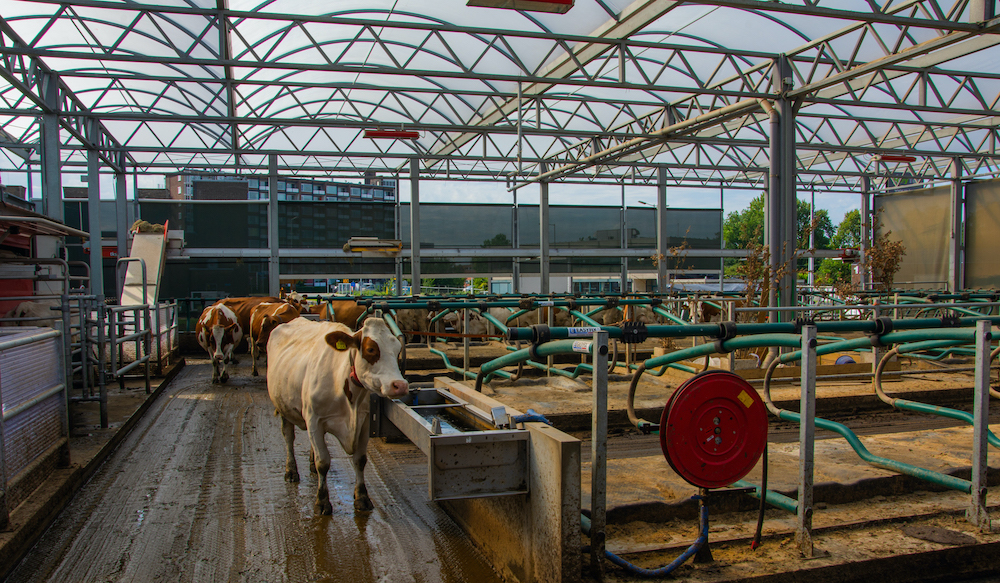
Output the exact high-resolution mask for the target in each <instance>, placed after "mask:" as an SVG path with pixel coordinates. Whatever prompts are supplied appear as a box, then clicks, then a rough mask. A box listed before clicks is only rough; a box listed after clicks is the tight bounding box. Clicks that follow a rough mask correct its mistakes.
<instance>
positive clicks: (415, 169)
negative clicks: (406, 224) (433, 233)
mask: <svg viewBox="0 0 1000 583" xmlns="http://www.w3.org/2000/svg"><path fill="white" fill-rule="evenodd" d="M410 282H411V283H410V295H414V296H416V295H420V161H419V160H417V159H416V158H410Z"/></svg>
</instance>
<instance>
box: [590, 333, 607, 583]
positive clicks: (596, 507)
mask: <svg viewBox="0 0 1000 583" xmlns="http://www.w3.org/2000/svg"><path fill="white" fill-rule="evenodd" d="M593 355H594V356H593V363H594V378H593V392H592V395H593V400H592V406H591V411H592V413H591V425H590V435H591V440H590V460H591V463H590V557H591V574H592V575H593V576H594V577H595V578H597V579H598V580H601V572H602V568H601V565H602V560H603V559H604V539H605V536H604V535H605V533H604V529H605V527H606V525H607V490H608V333H607V331H605V330H598V331H597V332H594V336H593Z"/></svg>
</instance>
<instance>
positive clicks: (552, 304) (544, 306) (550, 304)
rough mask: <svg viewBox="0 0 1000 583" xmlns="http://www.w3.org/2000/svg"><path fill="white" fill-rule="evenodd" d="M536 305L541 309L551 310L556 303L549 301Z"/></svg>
mask: <svg viewBox="0 0 1000 583" xmlns="http://www.w3.org/2000/svg"><path fill="white" fill-rule="evenodd" d="M538 305H539V306H541V307H543V308H551V307H552V306H554V305H556V303H555V302H553V301H551V300H549V301H543V302H538Z"/></svg>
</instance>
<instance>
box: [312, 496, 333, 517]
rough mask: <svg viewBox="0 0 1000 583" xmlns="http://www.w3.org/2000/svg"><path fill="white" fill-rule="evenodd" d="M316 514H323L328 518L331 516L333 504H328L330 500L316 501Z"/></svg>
mask: <svg viewBox="0 0 1000 583" xmlns="http://www.w3.org/2000/svg"><path fill="white" fill-rule="evenodd" d="M316 512H317V513H319V514H325V515H327V516H330V515H331V514H333V504H330V500H329V499H327V500H317V501H316Z"/></svg>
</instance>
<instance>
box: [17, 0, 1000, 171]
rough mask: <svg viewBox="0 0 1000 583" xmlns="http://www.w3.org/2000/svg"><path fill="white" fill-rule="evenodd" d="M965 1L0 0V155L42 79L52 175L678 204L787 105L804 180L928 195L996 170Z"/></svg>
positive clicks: (21, 140) (730, 167)
mask: <svg viewBox="0 0 1000 583" xmlns="http://www.w3.org/2000/svg"><path fill="white" fill-rule="evenodd" d="M975 5H976V4H975V3H969V2H967V1H965V0H951V1H948V0H911V1H909V2H905V3H895V4H893V3H873V2H869V1H867V0H837V1H833V0H819V1H817V0H788V1H786V2H781V3H747V2H742V1H738V0H713V1H712V2H710V3H706V4H700V3H697V2H687V1H684V2H670V1H663V0H576V2H575V5H574V6H573V8H572V9H571V10H570V11H569V12H568V13H566V14H555V13H547V12H526V11H515V10H502V9H493V8H478V7H468V6H466V5H465V1H464V0H442V1H440V2H425V1H418V0H338V2H335V3H322V2H301V1H299V0H296V1H291V0H277V1H269V2H260V1H259V0H252V1H245V0H230V1H229V2H228V4H226V6H227V8H226V9H222V10H220V9H219V7H218V3H217V2H216V1H214V0H211V1H209V0H198V1H189V0H169V1H163V2H155V3H152V2H150V3H146V2H122V1H108V0H95V1H90V2H87V3H85V4H83V5H79V4H73V3H69V4H63V3H57V2H44V1H32V2H22V1H19V0H0V6H2V10H0V15H2V16H0V24H2V25H3V26H2V27H0V52H3V53H4V56H5V60H4V61H3V62H4V66H5V67H6V69H7V70H6V71H5V75H3V76H0V130H3V134H0V147H5V146H3V145H4V144H7V145H8V146H9V150H8V151H7V153H8V154H10V152H13V151H14V150H16V149H18V146H19V145H20V146H22V147H23V148H28V147H29V146H30V145H31V144H32V143H34V144H36V148H35V149H37V141H38V136H39V134H40V131H39V124H38V123H37V121H36V119H37V117H36V116H37V115H38V114H39V113H40V112H41V111H42V109H43V104H44V103H45V99H44V97H43V91H42V83H41V81H40V79H42V78H45V75H46V74H47V73H48V72H52V73H54V74H56V75H57V76H58V77H57V79H58V85H59V93H60V105H59V110H60V113H61V116H62V117H61V125H62V130H63V131H62V139H63V145H64V149H65V151H64V157H65V159H66V160H67V161H70V160H72V161H77V160H80V159H81V158H82V157H83V156H82V154H80V153H79V152H78V151H77V150H79V149H80V148H83V147H85V146H86V145H87V144H88V143H90V144H93V143H94V142H95V141H96V142H97V143H98V147H99V149H101V150H102V151H104V152H105V159H106V160H112V159H115V158H116V157H117V156H118V155H119V153H124V154H125V155H126V156H127V157H128V159H129V164H131V165H136V166H138V167H140V168H142V169H143V171H149V172H173V171H177V170H179V169H181V168H187V169H197V168H203V169H206V170H218V171H223V172H225V171H229V170H232V169H233V168H235V167H239V168H241V169H247V165H248V164H257V165H258V166H259V165H261V164H266V159H267V154H270V153H275V154H278V155H279V156H280V157H281V160H282V161H283V164H292V163H293V161H296V163H298V162H301V163H302V164H304V166H306V167H307V168H286V170H288V171H295V172H315V173H322V174H327V175H329V174H331V173H332V174H335V173H338V172H343V173H347V174H350V173H356V172H358V171H361V170H364V169H373V168H374V169H378V170H380V171H385V172H389V173H396V172H399V171H400V170H405V169H406V168H407V167H408V164H409V162H408V160H409V159H411V158H417V159H419V160H420V161H421V165H422V168H423V169H424V170H425V171H426V172H428V173H430V174H431V175H433V176H435V177H437V176H440V175H444V176H450V177H453V175H452V173H458V175H459V176H461V177H463V178H467V179H479V180H492V181H495V180H499V179H503V180H514V181H518V180H521V179H523V178H524V177H525V176H526V175H530V174H537V173H538V172H539V169H540V168H541V162H543V161H544V162H545V163H546V164H547V167H548V168H549V169H550V170H553V169H555V170H557V172H556V173H555V175H554V176H553V179H556V180H567V181H588V182H618V181H621V180H623V179H624V177H625V176H629V177H630V178H631V179H633V180H637V181H648V180H650V179H651V178H650V177H652V176H654V175H655V173H656V168H658V167H666V168H668V169H669V173H668V174H669V176H670V179H671V180H672V181H674V182H676V183H680V184H702V185H703V184H708V183H713V182H718V183H740V182H742V183H745V184H757V182H758V181H759V180H760V173H761V168H762V167H766V165H767V164H768V161H767V159H766V156H767V152H768V140H769V137H768V132H769V129H768V120H767V114H766V113H765V112H764V110H765V108H766V107H767V105H762V104H761V103H760V100H766V101H767V102H768V103H770V102H775V101H779V100H781V99H788V100H789V101H790V102H791V103H793V104H794V105H795V112H796V115H797V117H796V125H797V127H796V151H797V156H798V161H797V167H798V169H799V174H800V177H801V178H800V179H801V180H802V182H804V183H808V184H815V183H816V182H817V181H819V182H824V181H826V182H828V183H830V184H837V185H844V184H847V183H850V182H851V181H854V182H856V181H857V180H859V179H860V177H861V175H862V174H864V173H866V172H870V171H872V169H873V168H876V169H877V168H878V165H877V164H874V165H873V162H872V160H873V159H875V160H877V156H878V155H879V154H880V153H885V152H890V151H892V152H904V153H908V154H911V155H915V156H919V157H921V160H922V162H920V163H917V164H916V166H919V169H918V171H919V172H922V173H925V174H926V175H927V176H935V175H937V174H939V173H940V172H941V170H940V169H941V168H947V167H948V164H950V160H951V158H953V157H955V156H959V159H960V160H961V161H962V163H963V164H964V165H965V167H966V169H967V170H969V171H970V172H972V171H974V172H987V171H996V168H995V167H996V156H997V155H996V153H995V151H994V149H993V147H992V146H991V144H993V143H995V141H996V137H997V136H996V133H997V125H998V118H997V117H996V116H995V115H994V112H995V111H996V110H997V105H998V101H1000V65H998V64H997V59H996V58H995V57H994V56H993V55H994V53H995V51H996V46H997V45H1000V36H998V35H996V34H994V33H995V32H996V31H995V30H992V29H987V28H984V27H983V26H981V25H980V24H979V23H977V22H974V20H975V14H974V13H973V12H972V10H973V7H974V6H975ZM38 73H41V74H38ZM779 80H781V82H780V83H779V82H778V81H779ZM91 118H96V119H99V120H100V122H101V126H100V130H101V131H100V137H95V136H92V135H90V134H89V133H88V132H89V130H85V129H84V128H83V125H84V120H87V119H91ZM373 129H376V130H381V131H383V132H384V131H392V130H406V131H410V132H412V131H416V132H418V134H419V137H417V138H415V139H414V138H410V137H407V138H403V139H391V138H390V139H385V138H382V139H372V138H370V137H366V136H365V132H366V130H373ZM23 148H22V149H23ZM32 151H34V150H32ZM34 156H35V158H34V159H35V160H36V161H37V153H36V154H34ZM20 159H21V158H20V157H19V156H17V155H6V156H4V157H0V164H6V165H15V166H16V165H18V164H22V162H19V160H20ZM320 160H322V163H321V162H320ZM923 160H926V161H927V162H926V163H924V162H923ZM314 167H315V168H314ZM257 170H261V168H257ZM511 177H513V178H511Z"/></svg>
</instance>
